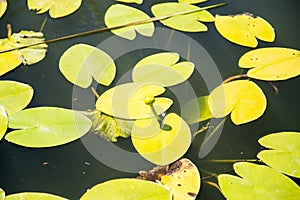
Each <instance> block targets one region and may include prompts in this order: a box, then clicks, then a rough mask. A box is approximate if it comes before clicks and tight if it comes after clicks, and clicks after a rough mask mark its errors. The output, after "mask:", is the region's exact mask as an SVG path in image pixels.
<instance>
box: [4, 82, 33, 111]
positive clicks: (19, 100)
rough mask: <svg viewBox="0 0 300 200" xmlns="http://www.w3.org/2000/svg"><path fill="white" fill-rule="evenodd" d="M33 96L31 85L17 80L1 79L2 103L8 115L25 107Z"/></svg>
mask: <svg viewBox="0 0 300 200" xmlns="http://www.w3.org/2000/svg"><path fill="white" fill-rule="evenodd" d="M32 96H33V89H32V87H31V86H30V85H27V84H24V83H20V82H16V81H0V105H2V106H3V107H4V108H5V110H6V112H7V114H8V115H11V114H13V113H15V112H17V111H20V110H22V109H23V108H25V107H26V106H27V105H28V104H29V102H30V101H31V99H32Z"/></svg>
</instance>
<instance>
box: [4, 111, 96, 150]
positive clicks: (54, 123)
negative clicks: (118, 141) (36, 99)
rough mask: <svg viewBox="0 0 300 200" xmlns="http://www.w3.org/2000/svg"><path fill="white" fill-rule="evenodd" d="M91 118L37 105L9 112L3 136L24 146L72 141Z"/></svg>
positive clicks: (81, 134)
mask: <svg viewBox="0 0 300 200" xmlns="http://www.w3.org/2000/svg"><path fill="white" fill-rule="evenodd" d="M91 124H92V122H91V121H90V120H89V119H88V118H87V117H86V116H84V115H82V114H80V113H79V112H77V111H73V110H68V109H63V108H56V107H37V108H30V109H26V110H23V111H20V112H17V113H15V114H13V115H11V116H9V124H8V126H9V128H12V129H21V130H15V131H12V132H9V133H8V134H7V135H6V136H5V139H6V140H8V141H10V142H13V143H15V144H18V145H21V146H26V147H35V148H39V147H53V146H57V145H62V144H66V143H68V142H71V141H74V140H76V139H78V138H80V137H81V136H83V135H84V134H86V133H87V132H88V131H89V130H90V128H91Z"/></svg>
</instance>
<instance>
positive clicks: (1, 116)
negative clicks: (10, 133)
mask: <svg viewBox="0 0 300 200" xmlns="http://www.w3.org/2000/svg"><path fill="white" fill-rule="evenodd" d="M7 125H8V117H7V113H6V111H5V109H4V107H3V106H1V105H0V140H1V139H2V138H3V136H4V134H5V133H6V130H7ZM0 194H1V192H0ZM0 199H1V198H0Z"/></svg>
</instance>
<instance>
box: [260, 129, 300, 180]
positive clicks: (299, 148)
mask: <svg viewBox="0 0 300 200" xmlns="http://www.w3.org/2000/svg"><path fill="white" fill-rule="evenodd" d="M258 142H259V143H260V144H261V145H262V146H264V147H267V148H270V149H271V150H263V151H261V152H259V153H258V155H257V157H258V158H259V159H261V160H262V161H263V162H264V163H266V164H267V165H269V166H270V167H272V168H274V169H277V170H279V171H281V172H283V173H285V174H287V175H289V176H294V177H297V178H300V162H299V161H300V145H299V144H300V133H299V132H280V133H273V134H269V135H266V136H264V137H262V138H260V139H259V140H258Z"/></svg>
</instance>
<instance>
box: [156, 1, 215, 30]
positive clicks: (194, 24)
mask: <svg viewBox="0 0 300 200" xmlns="http://www.w3.org/2000/svg"><path fill="white" fill-rule="evenodd" d="M200 9H201V8H199V7H197V6H194V5H190V4H186V3H176V2H168V3H160V4H156V5H154V6H152V7H151V11H152V13H153V15H154V16H155V17H161V16H168V15H170V14H174V13H180V12H187V11H196V10H200ZM213 21H214V16H213V15H212V14H210V12H208V11H206V10H201V11H199V12H192V13H189V14H184V15H176V16H173V17H169V18H167V19H163V20H160V22H161V23H163V24H164V25H166V26H169V27H171V28H173V29H176V30H180V31H186V32H202V31H207V27H206V26H205V25H204V24H203V23H201V22H213Z"/></svg>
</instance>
